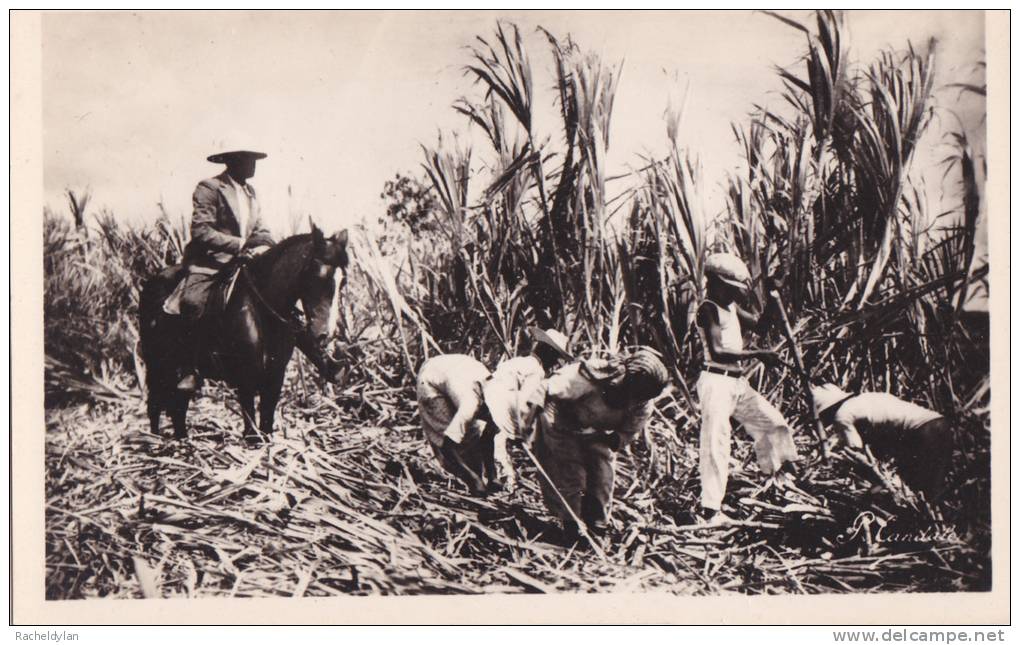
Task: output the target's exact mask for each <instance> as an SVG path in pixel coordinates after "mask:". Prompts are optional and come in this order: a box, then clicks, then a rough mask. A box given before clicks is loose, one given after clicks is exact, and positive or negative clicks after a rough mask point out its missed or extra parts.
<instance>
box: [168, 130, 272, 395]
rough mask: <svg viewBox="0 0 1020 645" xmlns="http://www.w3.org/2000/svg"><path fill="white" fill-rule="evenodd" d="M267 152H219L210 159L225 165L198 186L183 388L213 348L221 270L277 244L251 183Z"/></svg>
mask: <svg viewBox="0 0 1020 645" xmlns="http://www.w3.org/2000/svg"><path fill="white" fill-rule="evenodd" d="M265 157H266V155H265V153H262V152H252V151H249V150H233V151H229V152H221V153H218V154H214V155H212V156H210V157H208V159H209V161H211V162H213V163H222V164H226V170H225V171H224V172H222V173H221V174H219V175H217V176H215V177H211V178H209V179H205V180H203V181H201V182H199V184H198V186H197V187H196V188H195V194H194V196H193V197H192V202H193V204H194V213H193V214H192V216H191V242H189V243H188V247H187V249H185V251H184V267H185V269H186V271H187V273H186V277H185V278H184V283H183V285H182V288H181V293H180V313H181V315H182V316H183V318H184V321H185V323H186V324H187V325H188V326H189V328H190V329H191V331H192V334H191V337H192V341H193V342H194V352H192V353H190V355H189V356H185V357H184V360H185V365H184V366H183V370H182V372H183V373H182V378H181V380H180V382H179V383H178V384H177V389H178V390H180V391H184V392H193V391H195V390H196V389H197V387H198V382H199V381H198V363H199V359H200V358H201V356H202V354H203V352H205V351H208V349H207V347H206V344H207V343H206V342H205V339H206V338H207V337H208V326H209V319H210V318H211V317H212V316H213V315H214V314H215V312H212V311H206V310H207V306H208V304H209V296H210V292H211V290H212V287H213V285H214V284H215V283H216V274H217V273H218V272H219V271H220V269H222V268H223V267H224V266H226V265H227V264H228V263H230V261H231V260H233V259H234V258H235V257H238V256H240V257H242V258H249V259H250V258H252V257H254V256H256V255H258V254H260V253H262V252H263V251H265V250H266V249H268V248H269V247H270V246H271V245H273V244H274V240H273V238H272V236H271V235H270V233H269V231H268V230H267V229H266V227H265V226H264V225H263V223H262V219H261V217H260V212H259V203H258V200H257V199H256V197H255V189H254V188H253V187H252V186H251V184H249V183H248V180H249V179H251V178H252V176H254V175H255V162H256V161H258V160H259V159H264V158H265Z"/></svg>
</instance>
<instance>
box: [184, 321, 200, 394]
mask: <svg viewBox="0 0 1020 645" xmlns="http://www.w3.org/2000/svg"><path fill="white" fill-rule="evenodd" d="M188 331H190V332H191V333H190V334H189V336H190V338H191V340H192V342H193V343H194V344H193V345H192V347H191V351H187V352H185V353H184V356H185V358H184V360H185V363H184V364H183V365H182V366H181V380H180V381H178V382H177V391H178V392H192V393H193V392H195V391H196V390H198V387H199V385H201V382H202V381H201V377H199V375H198V361H199V357H201V356H202V352H203V349H204V347H205V342H204V336H203V334H202V325H201V324H200V322H198V321H196V322H193V323H192V324H191V325H190V329H189V330H188Z"/></svg>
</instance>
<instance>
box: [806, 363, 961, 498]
mask: <svg viewBox="0 0 1020 645" xmlns="http://www.w3.org/2000/svg"><path fill="white" fill-rule="evenodd" d="M811 393H812V394H813V396H814V400H815V409H816V410H817V411H818V418H819V419H821V421H822V423H823V424H825V425H826V426H830V425H831V426H833V427H834V428H835V429H836V430H838V431H839V435H838V436H839V437H840V439H841V440H842V441H843V442H844V443H845V444H846V445H848V446H850V447H851V448H857V449H860V448H863V447H864V444H867V445H868V446H869V447H870V448H871V450H872V452H873V453H874V455H875V456H876V457H878V458H880V459H886V460H890V461H892V462H894V463H895V464H896V469H897V471H898V472H899V475H900V478H901V479H902V480H903V482H904V483H905V484H907V485H908V486H910V487H911V488H912V489H914V490H916V491H919V492H921V493H923V494H924V495H925V497H926V498H927V499H928V501H929V502H934V501H936V500H937V499H938V498H939V497H940V496H941V494H942V492H943V490H944V489H945V484H946V473H947V472H948V470H949V465H950V461H951V459H952V456H953V432H952V428H951V427H950V425H949V421H948V420H947V419H946V418H945V417H943V416H942V415H941V414H939V413H938V412H935V411H933V410H929V409H928V408H925V407H922V406H920V405H917V404H915V403H911V402H909V401H904V400H903V399H901V398H899V397H896V396H894V395H892V394H889V393H887V392H862V393H860V394H850V393H848V392H846V391H844V390H843V389H842V388H840V387H839V386H838V385H835V384H833V383H826V384H824V385H820V386H813V387H812V388H811Z"/></svg>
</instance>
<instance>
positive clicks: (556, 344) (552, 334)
mask: <svg viewBox="0 0 1020 645" xmlns="http://www.w3.org/2000/svg"><path fill="white" fill-rule="evenodd" d="M528 334H529V335H530V336H531V340H533V341H535V342H536V343H542V344H543V345H548V346H549V347H552V348H553V349H555V350H556V351H557V352H559V353H560V354H561V355H562V356H563V357H564V358H573V356H571V355H570V351H569V348H570V340H569V339H568V338H567V335H566V334H564V333H563V332H560V331H556V330H555V329H541V328H539V327H528Z"/></svg>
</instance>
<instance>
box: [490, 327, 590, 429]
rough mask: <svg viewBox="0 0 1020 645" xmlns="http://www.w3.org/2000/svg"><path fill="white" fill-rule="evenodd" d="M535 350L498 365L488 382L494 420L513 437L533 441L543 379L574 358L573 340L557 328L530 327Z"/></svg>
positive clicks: (529, 330) (529, 333)
mask: <svg viewBox="0 0 1020 645" xmlns="http://www.w3.org/2000/svg"><path fill="white" fill-rule="evenodd" d="M528 335H529V336H530V337H531V343H532V344H531V354H529V355H528V356H518V357H516V358H510V359H507V360H505V361H503V362H502V363H500V364H499V365H497V366H496V370H495V371H494V372H493V373H492V378H490V379H489V380H488V381H487V382H486V383H485V386H484V388H483V389H484V391H485V399H486V401H487V402H488V407H489V413H490V414H491V416H492V419H493V421H494V422H495V423H496V424H497V425H498V426H499V428H500V430H501V431H503V433H504V437H505V438H509V439H523V440H525V441H528V442H529V444H530V440H531V436H530V435H531V427H532V423H533V421H534V417H535V413H536V412H537V404H538V403H539V401H538V400H537V399H536V398H535V397H536V396H540V395H539V394H537V393H538V392H539V391H540V387H541V385H542V380H543V379H544V378H545V377H546V376H547V375H548V373H549V372H551V371H552V370H553V369H555V368H556V367H557V366H558V365H559V364H560V363H561V362H562V361H564V360H571V356H570V352H569V341H568V339H567V337H566V335H564V334H563V333H562V332H559V331H556V330H555V329H540V328H538V327H529V328H528Z"/></svg>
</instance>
